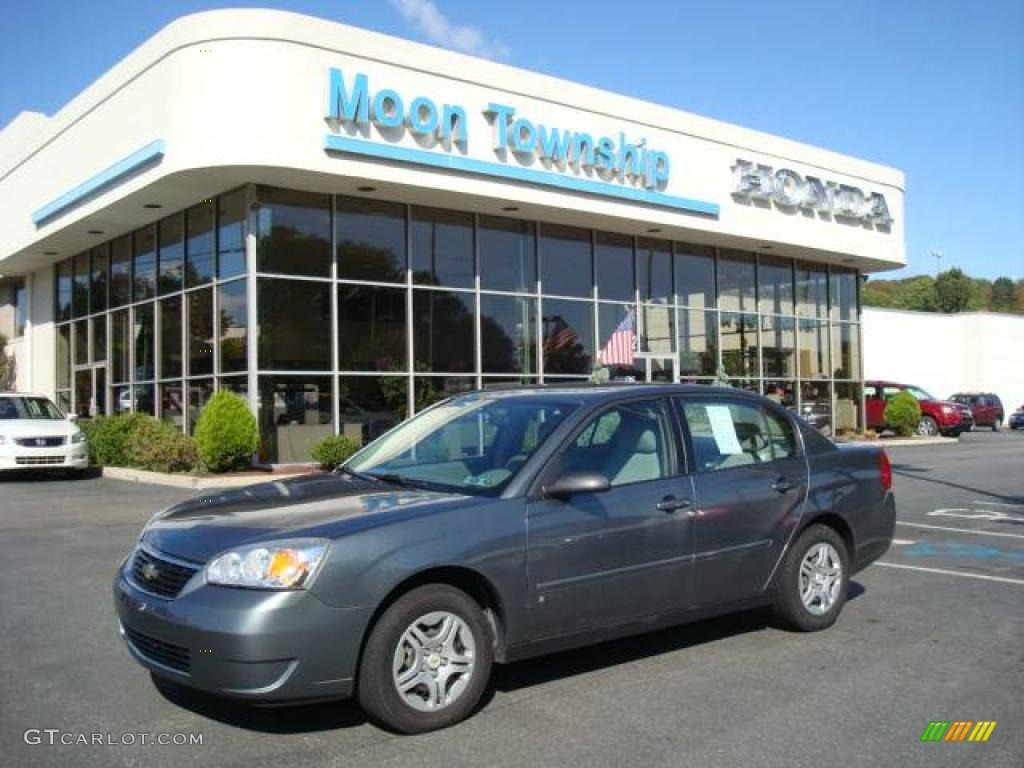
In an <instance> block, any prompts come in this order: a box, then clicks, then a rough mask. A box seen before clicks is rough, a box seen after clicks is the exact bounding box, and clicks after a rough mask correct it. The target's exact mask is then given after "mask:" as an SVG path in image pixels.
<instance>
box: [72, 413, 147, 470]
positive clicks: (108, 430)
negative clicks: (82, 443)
mask: <svg viewBox="0 0 1024 768" xmlns="http://www.w3.org/2000/svg"><path fill="white" fill-rule="evenodd" d="M148 418H151V417H149V416H145V415H143V414H141V413H123V414H119V415H117V416H97V417H95V418H93V419H82V421H81V422H79V426H80V427H81V428H82V431H83V432H85V436H86V438H87V440H88V442H87V445H88V446H89V461H90V463H92V464H96V465H98V466H101V467H128V466H132V465H131V463H130V462H129V461H128V457H127V454H126V453H125V441H126V440H127V439H128V436H129V435H130V434H131V433H132V431H133V430H134V429H136V428H137V427H138V425H139V424H140V423H141V422H143V421H145V420H146V419H148Z"/></svg>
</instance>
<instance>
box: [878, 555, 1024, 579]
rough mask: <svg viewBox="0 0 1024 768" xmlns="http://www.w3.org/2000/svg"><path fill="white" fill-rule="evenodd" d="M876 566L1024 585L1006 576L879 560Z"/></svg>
mask: <svg viewBox="0 0 1024 768" xmlns="http://www.w3.org/2000/svg"><path fill="white" fill-rule="evenodd" d="M875 565H881V566H884V567H886V568H902V569H904V570H907V571H923V572H924V573H938V574H941V575H942V576H963V577H964V578H967V579H984V580H985V581H999V582H1002V583H1004V584H1021V585H1024V579H1009V578H1007V577H1006V576H988V575H986V574H983V573H970V572H969V571H947V570H946V569H944V568H922V567H921V566H919V565H903V564H902V563H883V562H882V561H881V560H879V561H878V562H877V563H875Z"/></svg>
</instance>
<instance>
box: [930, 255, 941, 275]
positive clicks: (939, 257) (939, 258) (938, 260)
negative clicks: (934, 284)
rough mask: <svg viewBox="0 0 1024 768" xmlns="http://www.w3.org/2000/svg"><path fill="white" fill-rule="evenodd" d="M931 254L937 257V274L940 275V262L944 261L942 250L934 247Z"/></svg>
mask: <svg viewBox="0 0 1024 768" xmlns="http://www.w3.org/2000/svg"><path fill="white" fill-rule="evenodd" d="M931 256H932V258H933V259H935V276H936V277H938V276H939V262H940V261H942V251H940V250H939V249H938V248H932V250H931Z"/></svg>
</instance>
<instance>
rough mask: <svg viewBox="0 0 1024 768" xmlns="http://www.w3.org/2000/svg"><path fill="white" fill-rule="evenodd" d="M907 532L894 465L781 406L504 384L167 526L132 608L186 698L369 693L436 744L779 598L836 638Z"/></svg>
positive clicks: (135, 646)
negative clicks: (848, 603) (563, 657)
mask: <svg viewBox="0 0 1024 768" xmlns="http://www.w3.org/2000/svg"><path fill="white" fill-rule="evenodd" d="M894 517H895V511H894V502H893V495H892V492H891V471H890V468H889V462H888V459H887V458H886V455H885V453H884V451H882V450H881V449H879V448H877V447H874V446H845V445H844V446H836V445H834V444H833V443H831V442H830V441H829V440H827V439H826V438H824V437H822V435H821V434H820V433H818V432H817V431H816V430H815V429H813V428H812V427H810V426H808V425H806V424H805V423H804V422H803V421H802V420H801V419H799V418H797V417H795V416H794V415H793V414H791V413H789V412H787V411H786V410H785V409H783V408H782V407H781V406H779V405H777V404H775V403H772V402H771V401H769V400H767V399H765V398H762V397H759V396H757V395H752V394H749V393H746V392H742V391H739V390H734V389H718V388H713V387H704V386H684V385H663V386H639V385H627V386H604V387H583V386H580V387H558V388H530V389H516V390H506V391H495V390H487V391H484V392H474V393H469V394H466V395H461V396H457V397H453V398H451V399H449V400H446V401H444V402H442V403H439V404H437V405H435V406H433V407H431V408H428V409H427V410H425V411H423V412H422V413H420V414H419V415H417V416H416V417H415V418H413V419H411V420H409V421H407V422H405V423H403V424H401V425H399V426H398V427H396V428H395V429H393V430H391V431H390V432H388V433H386V434H384V435H383V436H381V437H380V438H379V439H378V440H376V441H375V442H373V443H371V444H370V445H369V446H367V447H366V448H364V449H363V450H362V451H361V452H359V453H358V454H356V455H355V456H354V457H353V458H352V459H350V460H349V462H348V463H347V464H346V465H345V466H344V467H343V468H342V469H341V470H340V471H339V472H337V473H336V474H333V475H321V476H311V477H307V478H303V479H299V480H291V481H285V482H275V483H268V484H266V485H262V486H256V487H252V488H248V489H244V490H236V491H230V492H225V493H221V494H216V495H212V496H204V497H202V498H197V499H194V500H192V501H188V502H185V503H182V504H179V505H177V506H175V507H172V508H170V509H167V510H165V511H163V512H161V513H159V514H157V515H156V516H154V517H153V519H152V520H150V521H149V523H148V524H147V525H146V527H145V529H144V530H143V532H142V536H141V537H140V539H139V542H138V546H137V547H136V548H135V550H134V551H133V552H131V553H130V554H129V555H128V556H127V558H126V559H125V561H124V563H123V564H122V565H121V567H120V568H119V569H118V572H117V575H116V578H115V581H114V601H115V606H116V610H117V616H118V620H119V622H120V628H121V631H122V634H123V637H124V639H125V641H126V643H127V646H128V649H129V651H130V652H131V654H132V655H133V656H134V657H135V659H136V660H137V661H138V662H139V663H141V664H142V665H143V666H144V667H146V668H147V669H148V670H150V671H151V672H152V673H153V674H154V675H156V676H158V677H160V678H164V679H166V680H171V681H174V682H176V683H178V684H181V685H184V686H190V687H194V688H199V689H202V690H206V691H210V692H213V693H217V694H221V695H223V696H228V697H233V698H236V699H239V700H244V701H248V702H255V703H261V704H281V703H288V702H293V701H308V700H311V699H328V698H342V697H347V696H351V695H353V694H354V695H356V696H357V697H358V699H359V702H360V704H361V705H362V706H363V708H364V709H365V710H366V711H367V712H368V713H370V714H371V715H372V716H373V717H374V718H376V719H377V720H378V721H379V722H382V723H384V724H385V725H387V726H389V727H391V728H394V729H396V730H399V731H403V732H409V733H412V732H419V731H427V730H431V729H435V728H440V727H444V726H447V725H451V724H452V723H455V722H458V721H459V720H461V719H463V718H465V717H467V716H468V715H469V714H471V713H472V711H473V710H474V708H475V707H476V706H477V704H478V702H479V701H480V697H481V695H482V694H483V692H484V691H485V689H486V687H487V685H488V679H489V677H490V673H491V666H492V664H494V663H496V662H497V663H502V662H509V661H514V660H519V659H525V658H529V657H532V656H536V655H539V654H543V653H547V652H550V651H554V650H559V649H565V648H571V647H574V646H580V645H585V644H589V643H594V642H598V641H601V640H606V639H609V638H614V637H618V636H622V635H626V634H629V633H635V632H640V631H647V630H650V629H652V628H656V627H661V626H666V625H670V624H677V623H681V622H687V621H693V620H696V619H700V618H704V617H707V616H711V615H714V614H720V613H724V612H728V611H734V610H737V609H739V608H744V607H749V606H753V605H759V604H766V603H768V604H771V605H773V606H774V607H775V610H776V611H777V613H778V615H779V617H780V619H781V620H782V621H784V622H785V623H786V624H788V625H789V626H792V627H794V628H796V629H798V630H804V631H810V630H820V629H824V628H826V627H828V626H830V625H831V624H832V623H833V622H835V621H836V618H837V617H838V616H839V612H840V611H841V610H842V607H843V603H844V601H845V599H846V592H847V585H848V582H849V579H850V577H851V575H853V574H854V573H856V572H857V571H858V570H860V569H862V568H864V567H865V566H867V565H868V564H869V563H871V562H872V561H873V560H875V559H877V558H878V557H880V556H881V555H882V553H884V552H885V551H886V549H887V548H888V547H889V545H890V543H891V541H892V535H893V525H894Z"/></svg>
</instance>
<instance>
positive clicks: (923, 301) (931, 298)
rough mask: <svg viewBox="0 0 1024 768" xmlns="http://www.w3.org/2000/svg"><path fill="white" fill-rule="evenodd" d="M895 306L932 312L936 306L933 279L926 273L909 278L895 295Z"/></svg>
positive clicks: (936, 298)
mask: <svg viewBox="0 0 1024 768" xmlns="http://www.w3.org/2000/svg"><path fill="white" fill-rule="evenodd" d="M896 306H897V307H899V308H900V309H914V310H917V311H919V312H934V311H935V310H936V309H937V308H938V296H937V294H936V291H935V281H934V280H933V279H932V278H931V277H929V276H928V275H922V276H921V277H912V278H910V279H909V280H907V281H906V283H905V284H904V287H903V290H902V291H901V293H900V295H899V296H898V297H897V300H896Z"/></svg>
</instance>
